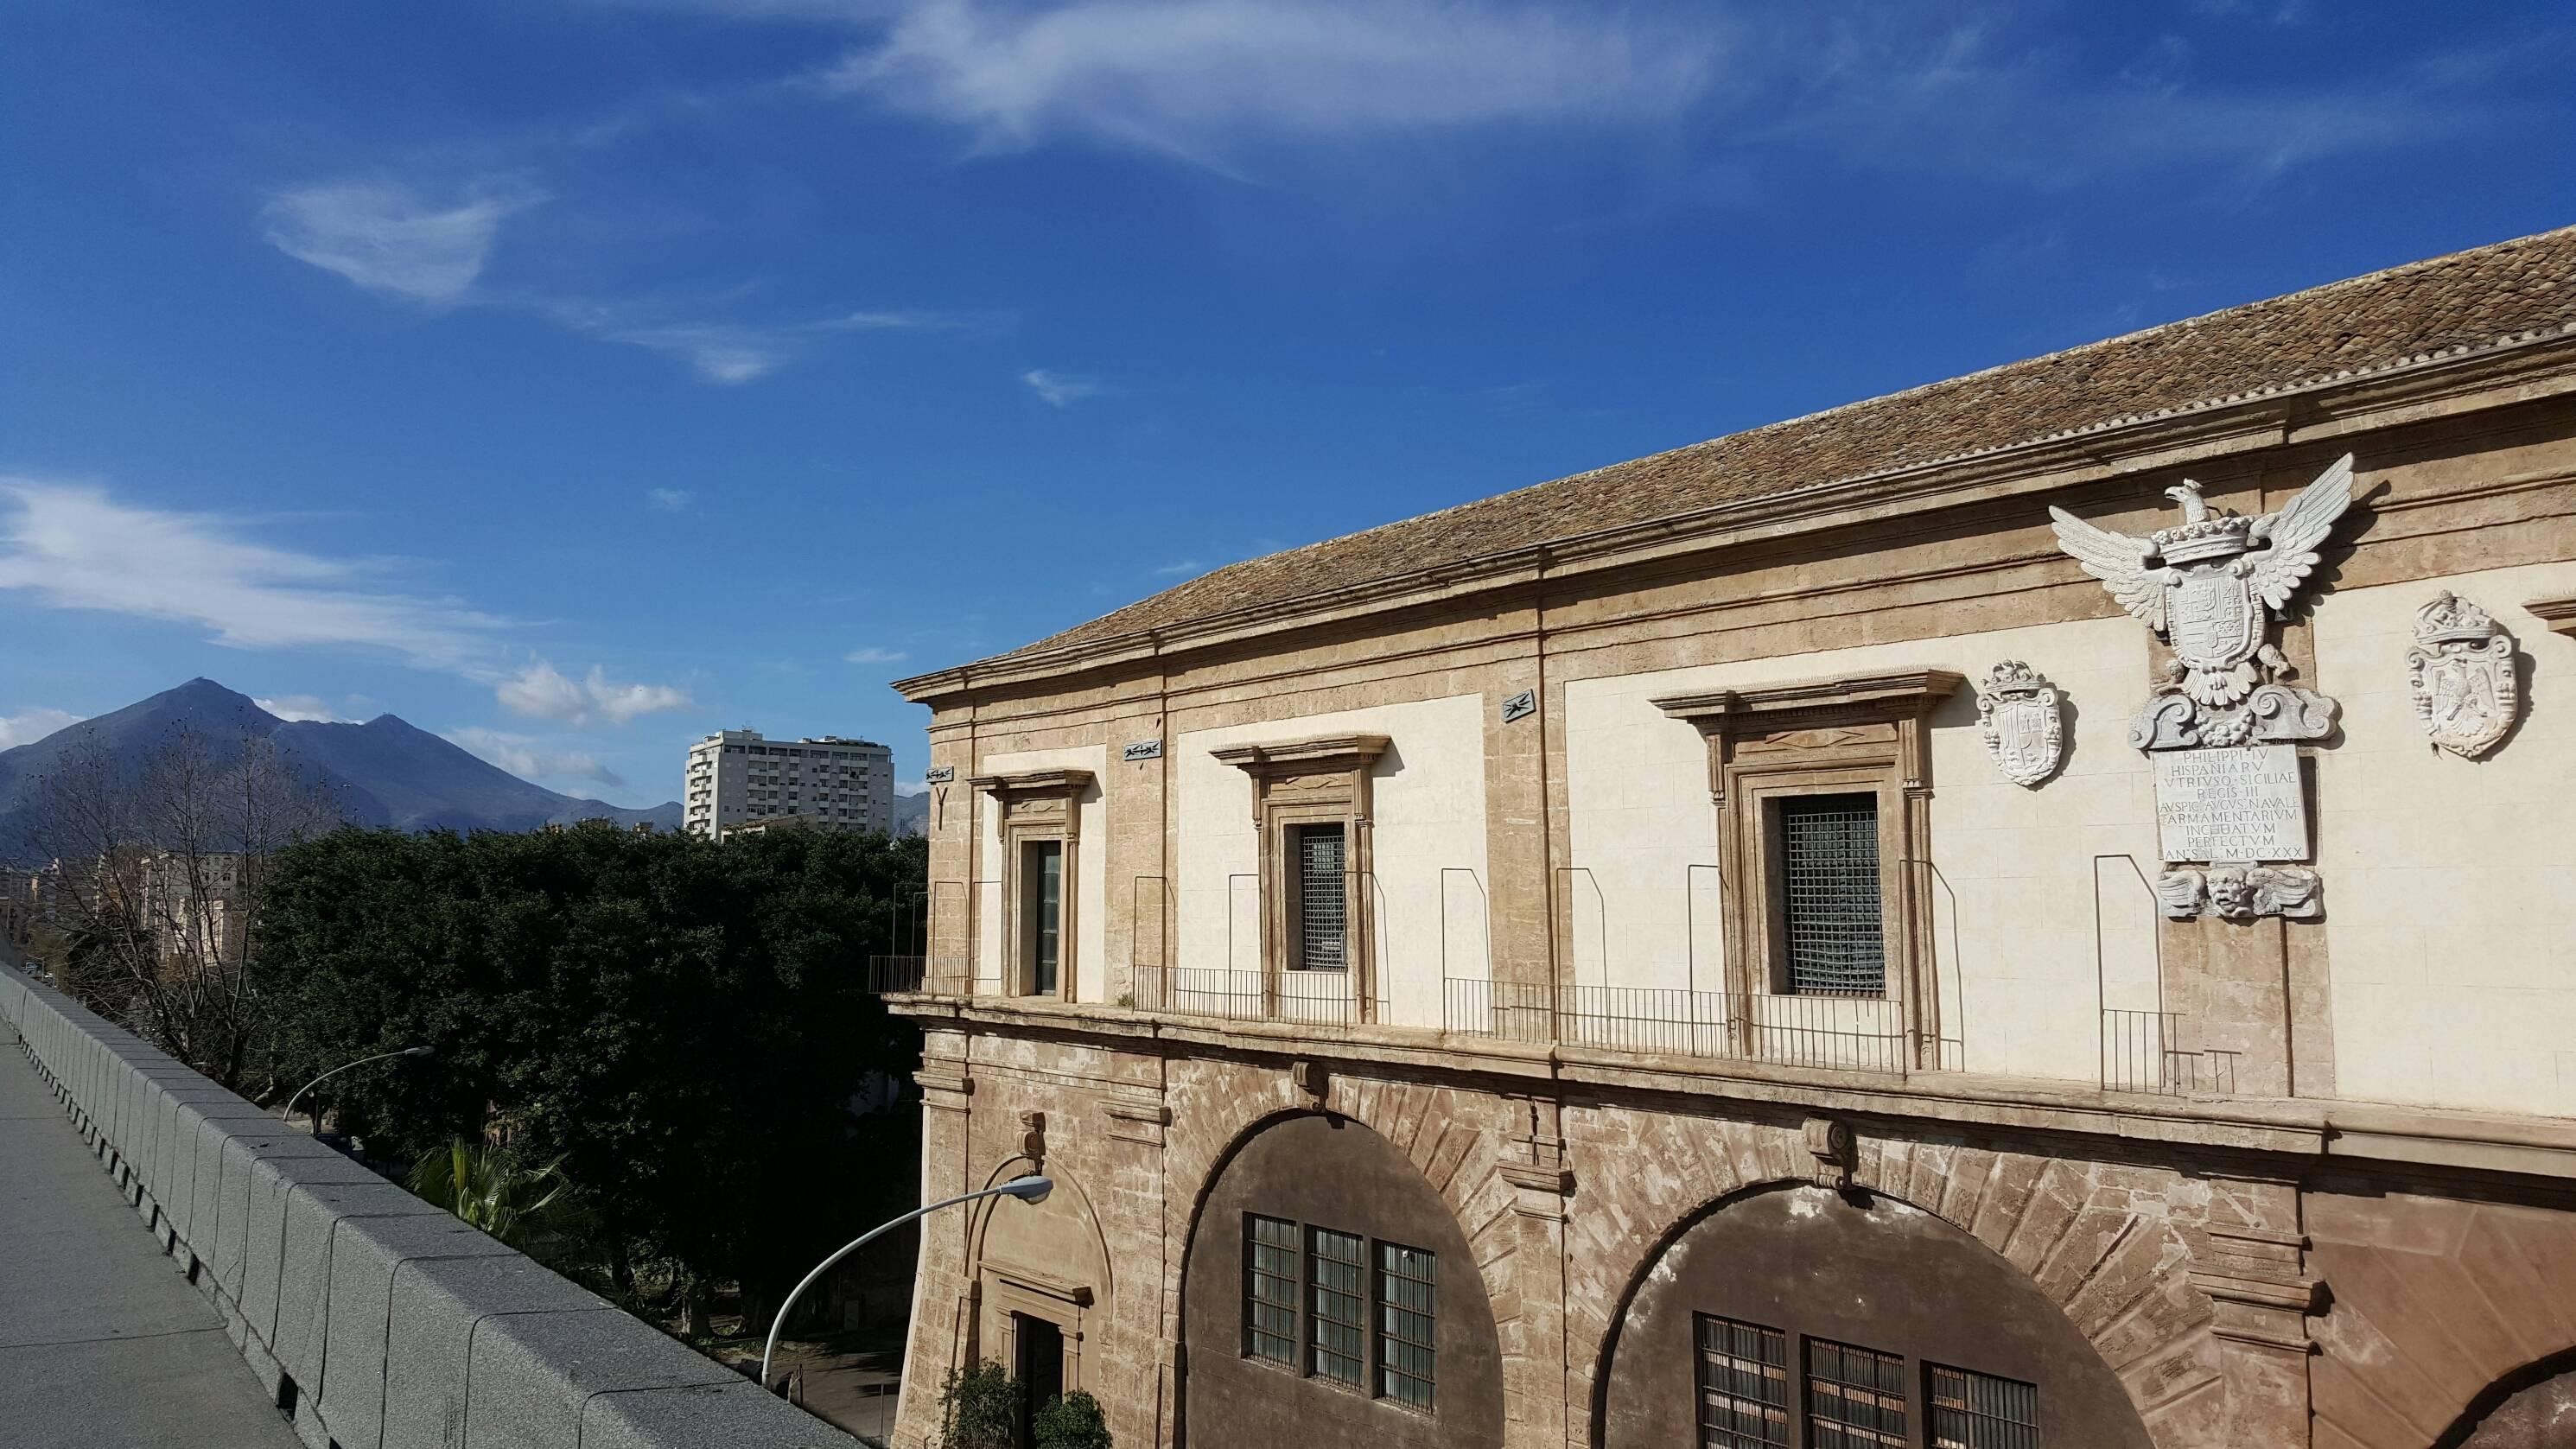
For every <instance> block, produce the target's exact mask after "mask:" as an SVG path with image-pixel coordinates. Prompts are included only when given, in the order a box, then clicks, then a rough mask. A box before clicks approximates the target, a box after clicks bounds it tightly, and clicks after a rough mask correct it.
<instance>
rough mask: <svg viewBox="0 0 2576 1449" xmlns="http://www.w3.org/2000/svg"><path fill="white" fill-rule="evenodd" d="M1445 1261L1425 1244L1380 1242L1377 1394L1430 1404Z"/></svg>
mask: <svg viewBox="0 0 2576 1449" xmlns="http://www.w3.org/2000/svg"><path fill="white" fill-rule="evenodd" d="M1439 1274H1440V1260H1439V1259H1438V1258H1437V1257H1435V1256H1434V1255H1432V1254H1430V1253H1426V1252H1424V1251H1423V1250H1421V1249H1420V1248H1406V1247H1400V1246H1398V1245H1396V1244H1394V1243H1380V1244H1378V1245H1377V1393H1378V1397H1380V1398H1383V1399H1393V1400H1395V1401H1396V1402H1397V1403H1399V1404H1410V1405H1412V1406H1413V1407H1414V1408H1417V1409H1427V1408H1430V1407H1431V1387H1432V1372H1431V1369H1432V1349H1433V1344H1434V1337H1433V1326H1434V1324H1435V1322H1436V1319H1435V1314H1436V1312H1437V1308H1436V1297H1435V1295H1436V1294H1437V1293H1438V1291H1439V1286H1440V1284H1439Z"/></svg>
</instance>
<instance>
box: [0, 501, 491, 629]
mask: <svg viewBox="0 0 2576 1449" xmlns="http://www.w3.org/2000/svg"><path fill="white" fill-rule="evenodd" d="M389 572H391V566H390V565H388V564H386V563H383V562H381V561H356V560H349V559H335V558H325V557H322V556H320V555H318V554H311V553H302V552H298V551H296V550H293V549H287V548H279V547H275V546H273V545H269V544H265V543H259V542H255V541H253V540H252V539H250V538H247V537H245V536H244V535H243V532H242V530H241V528H240V526H239V525H238V524H236V523H235V522H233V521H232V520H228V519H224V518H220V517H217V516H214V515H212V514H204V513H183V512H178V511H175V510H166V509H157V508H148V507H142V506H138V505H133V504H128V503H122V502H119V501H118V500H116V499H115V498H113V497H111V496H110V495H109V494H108V493H107V491H106V490H104V489H101V488H96V487H91V486H87V485H83V484H67V483H57V482H52V481H49V480H44V479H36V478H25V477H14V478H13V477H0V590H15V591H19V592H22V593H24V594H25V595H27V596H28V597H31V598H33V599H34V600H36V601H37V602H39V603H41V604H44V605H46V606H47V607H50V608H57V609H86V610H96V611H99V612H103V613H111V614H123V615H126V616H129V617H133V618H143V619H159V620H166V621H171V622H177V623H184V624H191V625H195V626H197V627H200V628H203V629H205V630H206V631H207V634H208V637H209V639H210V640H211V642H213V643H216V644H221V645H225V646H228V647H231V648H237V649H301V648H325V647H344V648H363V649H381V650H386V651H389V652H391V653H394V654H396V655H399V656H401V657H402V658H404V659H406V660H408V661H410V662H411V663H413V664H416V665H420V666H422V667H425V668H434V669H446V670H455V671H459V672H471V670H472V668H473V666H474V664H475V661H477V660H478V659H482V658H485V657H487V656H488V655H489V654H490V653H491V651H492V649H493V648H494V642H493V641H494V636H495V635H496V634H497V633H498V632H499V631H501V630H503V629H505V628H507V627H509V621H508V620H506V619H503V618H500V617H498V616H495V615H492V614H488V613H485V612H483V611H481V610H479V609H475V608H472V607H469V606H468V605H466V604H465V603H463V602H462V601H460V600H457V599H452V598H439V597H428V596H422V595H416V594H408V593H403V592H400V591H398V590H394V589H391V588H387V587H385V586H384V585H383V583H382V579H383V577H384V576H385V575H386V574H387V573H389Z"/></svg>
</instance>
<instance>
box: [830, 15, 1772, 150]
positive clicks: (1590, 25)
mask: <svg viewBox="0 0 2576 1449" xmlns="http://www.w3.org/2000/svg"><path fill="white" fill-rule="evenodd" d="M1721 38H1722V31H1721V30H1720V28H1719V27H1717V26H1716V25H1715V24H1713V23H1712V22H1711V21H1709V20H1708V19H1707V18H1706V17H1705V16H1703V17H1701V18H1700V19H1699V20H1698V21H1696V22H1695V23H1694V24H1692V25H1691V26H1689V27H1687V28H1685V27H1676V26H1666V25H1662V24H1659V23H1650V22H1646V21H1639V20H1632V19H1631V18H1630V17H1629V16H1628V15H1627V13H1626V12H1625V11H1624V10H1622V9H1614V8H1611V7H1606V6H1605V7H1597V8H1596V7H1555V8H1550V7H1547V6H1543V5H1539V4H1533V3H1518V4H1507V3H1491V0H1074V3H1072V4H1065V5H1056V6H1049V7H1044V8H1037V7H1025V6H1018V5H1006V4H1000V3H987V0H924V3H917V4H914V5H911V6H910V7H909V8H908V9H907V10H906V11H905V12H904V14H903V15H902V17H901V18H900V19H898V20H896V21H895V22H894V24H893V25H892V26H890V27H889V28H888V29H887V31H886V33H885V34H884V36H883V38H882V39H881V40H880V41H878V42H877V43H875V44H871V45H867V46H864V47H862V48H860V49H858V50H856V51H854V52H853V53H851V54H850V55H848V56H846V57H845V58H843V59H842V61H841V62H840V63H839V64H838V65H836V66H835V67H834V68H833V69H832V70H831V71H830V72H829V73H828V75H827V77H826V81H825V83H826V85H827V86H829V87H830V88H833V89H836V90H840V91H844V92H849V93H854V94H863V95H867V96H870V97H873V98H875V99H876V100H878V101H879V102H880V103H882V104H884V105H887V106H890V107H892V108H894V109H897V110H901V111H905V112H909V113H913V114H917V115H922V116H927V117H931V118H933V119H936V120H940V121H945V122H950V123H954V124H956V125H959V126H962V127H966V128H968V129H970V130H972V131H973V132H975V134H976V135H977V137H978V139H979V140H980V142H981V143H982V144H984V145H985V146H988V147H999V148H1009V147H1022V146H1028V145H1031V144H1035V143H1037V142H1039V141H1041V140H1045V139H1048V138H1050V137H1052V136H1055V135H1059V134H1066V135H1078V136H1083V137H1087V138H1089V139H1094V140H1104V141H1109V142H1112V143H1116V144H1121V145H1135V146H1142V147H1146V148H1149V149H1154V150H1161V151H1167V152H1171V153H1174V154H1176V155H1183V156H1190V157H1194V158H1197V159H1202V160H1211V159H1213V157H1214V156H1215V155H1216V154H1217V153H1219V152H1221V151H1222V150H1223V149H1225V147H1226V146H1227V145H1228V143H1229V142H1230V141H1232V140H1234V139H1237V138H1244V137H1252V138H1260V137H1270V136H1286V137H1296V136H1346V135H1351V134H1355V133H1362V132H1369V131H1383V130H1390V129H1424V128H1449V127H1460V126H1470V125H1479V124H1487V123H1494V122H1506V121H1526V120H1545V121H1553V122H1567V121H1576V122H1581V121H1607V122H1622V121H1632V120H1637V119H1643V118H1665V117H1670V116H1672V115H1674V114H1676V113H1678V112H1680V111H1681V110H1683V109H1686V108H1687V107H1688V106H1689V105H1690V104H1691V103H1692V102H1693V101H1694V100H1696V99H1697V98H1698V96H1699V95H1700V94H1701V93H1702V92H1703V91H1704V90H1705V89H1706V87H1707V86H1708V85H1709V83H1710V81H1711V79H1712V77H1713V75H1714V73H1715V70H1716V67H1717V62H1718V59H1719V56H1720V53H1721Z"/></svg>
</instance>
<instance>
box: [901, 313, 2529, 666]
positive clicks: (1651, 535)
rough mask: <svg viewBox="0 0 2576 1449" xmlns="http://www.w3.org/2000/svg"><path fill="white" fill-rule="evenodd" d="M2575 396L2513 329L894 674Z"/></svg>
mask: <svg viewBox="0 0 2576 1449" xmlns="http://www.w3.org/2000/svg"><path fill="white" fill-rule="evenodd" d="M2570 391H2576V332H2571V331H2569V330H2558V331H2551V332H2546V333H2536V334H2533V333H2526V334H2516V335H2513V336H2508V337H2504V338H2499V339H2497V340H2495V341H2492V342H2489V343H2486V344H2482V345H2479V346H2474V347H2471V346H2461V347H2454V348H2450V349H2447V350H2445V351H2442V352H2436V353H2428V354H2422V355H2419V356H2416V357H2413V358H2409V359H2404V360H2402V361H2399V362H2395V363H2391V364H2388V365H2386V366H2383V367H2379V368H2375V369H2368V370H2364V371H2361V372H2357V373H2339V374H2335V375H2332V376H2328V377H2322V378H2316V379H2311V380H2307V381H2303V382H2298V383H2294V384H2290V385H2286V386H2282V387H2278V388H2272V389H2266V390H2263V391H2260V392H2256V393H2252V394H2238V395H2234V396H2229V397H2221V398H2213V399H2210V400H2208V401H2206V402H2201V403H2193V404H2187V405H2183V406H2180V407H2175V408H2168V409H2164V410H2162V411H2159V412H2156V413H2153V414H2150V415H2146V416H2141V417H2130V418H2119V419H2113V420H2109V421H2106V422H2102V423H2098V424H2092V425H2088V426H2086V427H2082V428H2077V429H2070V430H2066V431H2061V432H2057V433H2051V434H2045V435H2042V436H2040V437H2036V438H2031V439H2027V440H2025V441H2022V442H2018V443H2011V444H2005V445H2002V446H1999V447H1995V448H1989V449H1984V450H1981V451H1977V452H1971V453H1965V454H1961V455H1957V456H1955V457H1951V458H1945V459H1937V460H1933V461H1929V462H1925V463H1921V464H1915V465H1911V466H1908V467H1905V468H1901V469H1891V470H1888V471H1886V472H1883V473H1875V474H1863V475H1858V476H1855V477H1851V478H1846V479H1841V480H1837V481H1832V482H1827V483H1822V484H1817V485H1814V486H1811V487H1805V488H1796V489H1790V490H1787V491H1784V492H1780V493H1775V494H1769V495H1765V496H1761V497H1755V498H1749V499H1739V500H1734V501H1730V502H1728V503H1724V504H1719V505H1716V506H1713V507H1710V508H1706V509H1701V510H1697V511H1694V512H1690V513H1685V514H1677V515H1674V516H1672V517H1669V518H1664V519H1657V520H1652V521H1649V522H1645V523H1639V524H1630V525H1623V526H1621V527H1618V528H1612V529H1604V530H1600V531H1598V532H1596V533H1590V534H1579V535H1571V536H1568V537H1564V538H1559V539H1554V540H1550V541H1548V542H1545V543H1539V544H1531V545H1526V546H1521V547H1515V548H1510V549H1504V550H1498V551H1496V552H1494V553H1492V554H1487V555H1483V556H1480V557H1476V558H1470V559H1462V560H1458V561H1455V562H1452V563H1446V564H1442V565H1438V566H1436V567H1433V568H1429V569H1423V570H1418V571H1416V572H1413V573H1409V574H1401V575H1396V576H1393V577H1390V578H1384V579H1375V580H1369V581H1365V582H1362V583H1358V584H1354V585H1351V586H1349V587H1347V588H1343V589H1336V590H1331V591H1328V592H1323V593H1318V594H1313V595H1309V596H1307V597H1305V598H1302V599H1298V600H1294V601H1291V602H1286V603H1279V604H1268V605H1258V606H1254V607H1251V608H1246V609H1239V610H1233V611H1228V612H1225V613H1220V614H1214V615H1209V616H1207V617H1205V618H1201V619H1196V620H1191V621H1188V622H1185V623H1181V624H1175V625H1170V626H1166V627H1162V628H1156V629H1146V630H1139V631H1137V632H1135V633H1132V634H1122V635H1116V636H1112V637H1110V638H1106V639H1098V640H1092V641H1087V642H1085V643H1082V644H1078V645H1069V646H1064V647H1059V648H1055V649H1049V650H1044V651H1036V652H1018V653H1013V654H1006V655H1001V656H998V657H996V658H992V659H986V660H979V661H975V662H972V663H968V664H961V665H957V666H954V667H951V668H948V669H942V670H937V671H934V672H931V673H927V674H920V675H914V676H912V677H910V678H906V679H899V680H896V681H894V687H895V689H896V690H898V691H900V692H901V693H902V694H903V696H904V697H905V698H906V699H909V700H912V701H913V702H915V703H919V704H936V703H938V702H941V701H944V700H947V699H949V698H951V697H953V696H956V695H959V694H963V693H966V692H968V691H971V690H974V689H976V688H979V687H982V686H987V685H1005V684H1028V683H1034V682H1038V681H1042V680H1046V679H1051V678H1057V677H1061V676H1067V675H1073V674H1079V673H1087V672H1090V671H1094V670H1098V669H1104V668H1110V667H1114V666H1116V665H1118V664H1120V663H1123V662H1132V661H1137V660H1147V659H1157V658H1169V657H1171V656H1174V655H1178V654H1182V653H1185V652H1188V651H1191V650H1195V649H1198V648H1203V647H1209V646H1212V645H1216V644H1220V643H1226V642H1230V641H1234V640H1239V639H1242V638H1245V637H1249V636H1254V635H1260V634H1267V633H1272V632H1276V631H1279V630H1282V629H1289V628H1298V627H1304V626H1306V625H1309V624H1313V623H1317V622H1322V621H1325V620H1328V619H1331V618H1334V617H1336V616H1341V615H1347V614H1352V613H1376V612H1382V611H1385V610H1388V609H1392V608H1397V607H1410V606H1415V605H1421V604H1430V603H1438V602H1441V601H1443V600H1447V599H1456V598H1463V597H1466V596H1469V595H1476V596H1482V595H1486V594H1490V593H1491V592H1492V591H1494V590H1496V589H1510V588H1513V587H1517V586H1522V585H1526V584H1529V583H1531V582H1533V581H1535V580H1537V579H1540V578H1548V579H1563V578H1565V577H1566V576H1568V575H1569V574H1572V573H1577V572H1582V571H1587V570H1589V569H1593V568H1606V567H1615V566H1619V565H1623V564H1627V563H1632V562H1637V561H1641V560H1646V559H1651V558H1655V557H1659V556H1664V555H1670V554H1675V553H1697V552H1704V551H1708V550H1712V549H1718V548H1724V547H1728V546H1732V545H1736V544H1740V543H1745V542H1750V541H1755V540H1761V539H1770V538H1779V537H1784V536H1788V535H1793V534H1799V533H1808V532H1814V531H1818V530H1821V529H1826V528H1835V527H1842V526H1847V525H1851V524H1857V523H1869V522H1875V521H1881V520H1885V519H1890V518H1897V517H1904V516H1910V515H1918V514H1920V513H1921V512H1922V511H1923V510H1925V509H1927V508H1937V507H1943V506H1949V505H1955V504H1964V503H1969V502H1975V501H1980V500H1985V499H1994V498H2004V497H2014V496H2021V495H2028V494H2036V493H2046V492H2050V491H2053V490H2057V489H2062V488H2067V487H2072V486H2077V485H2080V484H2083V483H2087V482H2098V481H2101V480H2103V479H2107V478H2112V477H2118V476H2121V475H2124V474H2129V473H2135V472H2138V471H2141V470H2144V469H2149V468H2158V467H2165V466H2170V465H2173V464H2177V463H2181V462H2186V461H2189V462H2199V463H2202V464H2203V465H2204V466H2206V465H2207V463H2208V462H2209V461H2210V460H2213V459H2217V458H2223V457H2227V456H2231V455H2236V454H2243V453H2250V452H2255V451H2259V450H2262V449H2266V448H2274V447H2279V446H2283V445H2285V444H2290V443H2296V442H2302V441H2311V440H2322V439H2325V438H2333V437H2349V436H2351V435H2352V434H2354V433H2357V432H2360V431H2365V430H2367V429H2370V428H2376V427H2388V426H2395V425H2398V424H2402V423H2406V422H2412V421H2416V420H2419V419H2421V418H2424V417H2431V416H2438V415H2442V414H2446V413H2457V412H2469V411H2475V410H2478V409H2480V408H2488V407H2501V406H2508V405H2511V404H2514V403H2521V402H2528V401H2531V400H2532V399H2534V398H2539V397H2547V396H2554V395H2558V394H2562V393H2566V392H2570Z"/></svg>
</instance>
